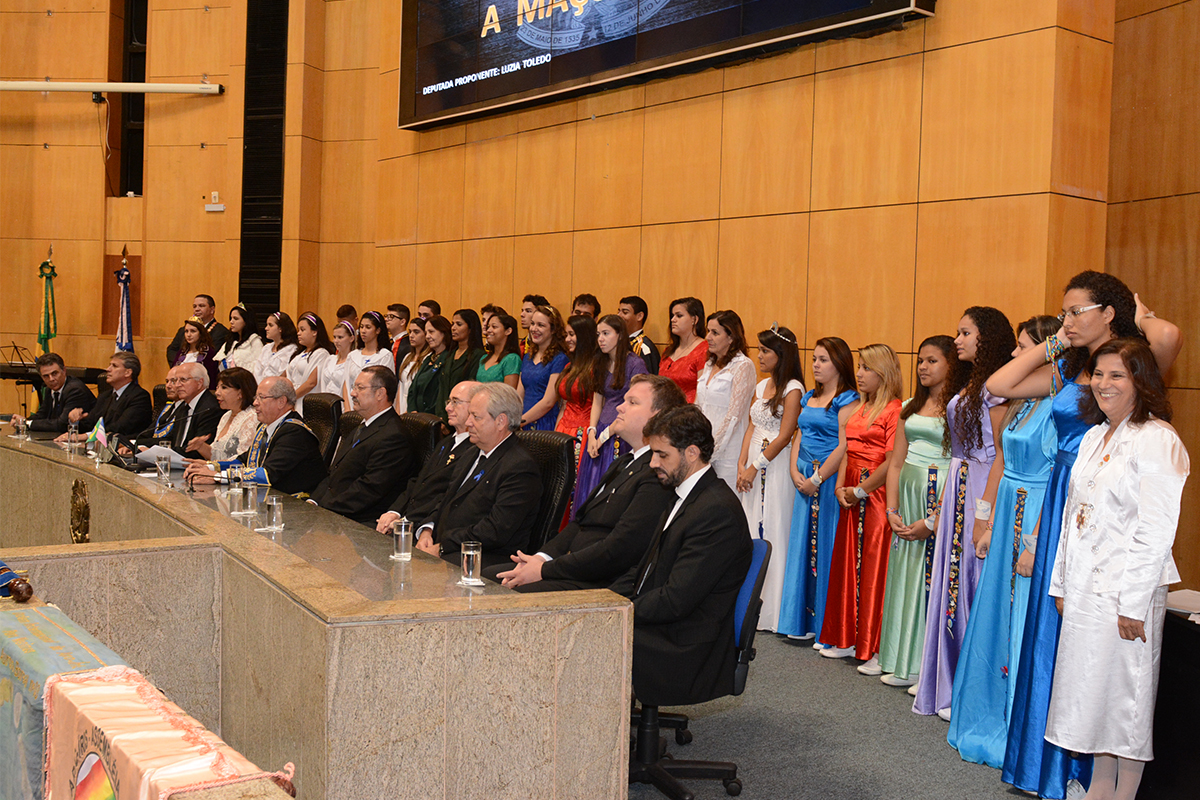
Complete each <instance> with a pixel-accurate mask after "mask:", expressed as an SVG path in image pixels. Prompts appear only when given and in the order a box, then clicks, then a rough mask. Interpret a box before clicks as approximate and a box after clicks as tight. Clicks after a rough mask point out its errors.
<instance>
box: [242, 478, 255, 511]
mask: <svg viewBox="0 0 1200 800" xmlns="http://www.w3.org/2000/svg"><path fill="white" fill-rule="evenodd" d="M242 513H243V514H245V515H246V516H247V517H253V516H254V515H255V514H257V513H258V480H257V479H256V478H255V476H254V472H253V471H252V470H246V471H245V472H243V473H242Z"/></svg>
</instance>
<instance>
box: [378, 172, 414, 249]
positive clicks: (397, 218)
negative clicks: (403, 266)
mask: <svg viewBox="0 0 1200 800" xmlns="http://www.w3.org/2000/svg"><path fill="white" fill-rule="evenodd" d="M418 158H419V156H415V155H411V156H402V157H400V158H389V159H387V160H386V161H380V162H379V166H378V169H379V203H378V205H377V207H376V208H377V210H376V222H375V224H376V229H375V242H376V244H378V245H380V246H381V247H383V246H387V245H394V244H415V243H416V241H417V199H418V194H417V161H418Z"/></svg>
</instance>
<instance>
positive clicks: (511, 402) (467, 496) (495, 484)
mask: <svg viewBox="0 0 1200 800" xmlns="http://www.w3.org/2000/svg"><path fill="white" fill-rule="evenodd" d="M520 426H521V398H520V395H518V394H517V390H516V389H514V388H512V387H511V386H509V385H507V384H504V383H485V384H483V386H481V387H480V388H479V390H478V391H477V392H476V393H475V396H474V397H473V398H471V405H470V407H469V416H468V417H467V431H469V432H470V434H471V441H472V442H474V443H475V446H476V447H478V448H479V455H478V456H477V457H476V458H475V459H474V460H473V461H471V462H470V463H466V462H464V463H463V465H462V466H461V467H459V468H458V469H457V470H455V472H454V477H453V478H452V479H451V482H450V487H449V488H448V489H447V490H446V493H445V494H444V495H443V496H442V502H441V505H440V506H439V508H438V510H437V512H436V513H435V514H433V515H431V516H430V517H428V518H427V519H424V520H421V523H420V525H418V527H417V535H418V540H417V547H418V548H420V549H421V550H424V551H425V552H426V553H430V554H432V555H440V556H443V557H448V559H447V560H451V558H452V557H453V554H456V553H458V552H459V550H460V549H461V547H462V543H463V542H480V543H481V544H482V545H483V553H482V555H481V557H480V566H481V567H483V568H485V569H486V568H487V567H490V566H492V565H493V564H503V563H506V562H507V561H508V560H509V557H510V556H513V555H516V553H517V550H518V549H519V548H521V547H525V546H527V545H528V543H529V536H530V533H531V532H532V530H533V523H534V520H535V519H536V518H537V512H538V503H539V501H540V500H541V498H542V478H541V473H540V472H539V471H538V466H537V462H535V461H534V460H533V457H532V456H530V455H529V453H527V452H526V451H525V448H524V447H523V446H521V443H520V442H518V441H517V439H516V437H515V436H513V433H514V432H515V431H516V430H517V429H518V428H520Z"/></svg>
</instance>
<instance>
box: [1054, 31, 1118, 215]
mask: <svg viewBox="0 0 1200 800" xmlns="http://www.w3.org/2000/svg"><path fill="white" fill-rule="evenodd" d="M1112 50H1113V48H1112V45H1111V44H1109V43H1107V42H1102V41H1099V40H1097V39H1091V38H1088V37H1086V36H1080V35H1079V34H1077V33H1072V32H1070V31H1064V30H1059V31H1058V44H1057V51H1058V57H1057V65H1056V68H1055V76H1054V144H1053V150H1052V152H1051V156H1050V188H1051V190H1052V191H1055V192H1058V193H1060V194H1071V195H1075V196H1076V197H1086V198H1090V199H1092V200H1103V199H1105V197H1106V195H1107V194H1108V140H1109V122H1110V118H1111V114H1112V104H1111V97H1112Z"/></svg>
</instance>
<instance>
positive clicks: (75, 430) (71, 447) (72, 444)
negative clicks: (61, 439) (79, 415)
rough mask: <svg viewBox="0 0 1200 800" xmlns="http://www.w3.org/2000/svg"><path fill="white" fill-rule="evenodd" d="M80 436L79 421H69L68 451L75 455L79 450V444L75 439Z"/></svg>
mask: <svg viewBox="0 0 1200 800" xmlns="http://www.w3.org/2000/svg"><path fill="white" fill-rule="evenodd" d="M78 438H79V423H78V422H69V423H67V452H68V453H70V454H71V455H75V453H77V452H78V449H77V448H78V447H79V444H78V442H76V441H75V440H76V439H78Z"/></svg>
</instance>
